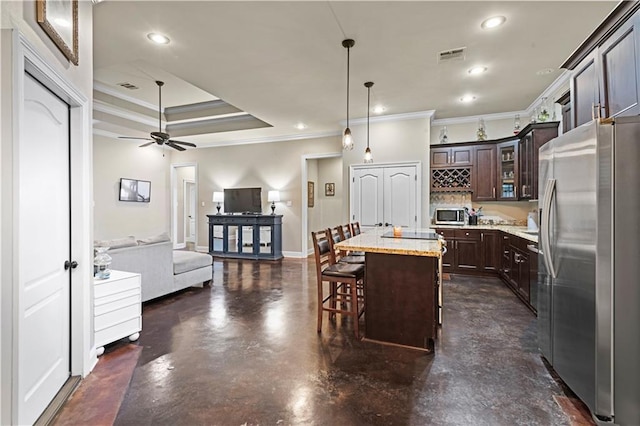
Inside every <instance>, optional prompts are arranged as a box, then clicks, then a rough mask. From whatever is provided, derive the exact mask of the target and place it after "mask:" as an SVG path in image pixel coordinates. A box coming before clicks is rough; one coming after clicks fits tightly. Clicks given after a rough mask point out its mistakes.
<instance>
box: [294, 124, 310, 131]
mask: <svg viewBox="0 0 640 426" xmlns="http://www.w3.org/2000/svg"><path fill="white" fill-rule="evenodd" d="M306 128H307V125H306V124H304V123H298V124H296V129H298V130H304V129H306Z"/></svg>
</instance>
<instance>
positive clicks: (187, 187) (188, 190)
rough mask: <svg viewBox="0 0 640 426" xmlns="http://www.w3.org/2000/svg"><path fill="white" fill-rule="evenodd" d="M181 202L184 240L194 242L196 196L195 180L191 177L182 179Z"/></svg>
mask: <svg viewBox="0 0 640 426" xmlns="http://www.w3.org/2000/svg"><path fill="white" fill-rule="evenodd" d="M182 194H183V195H182V199H183V200H182V203H183V205H184V213H183V220H182V222H183V225H184V226H183V228H184V231H183V232H184V240H185V242H187V243H193V244H195V242H196V212H197V206H196V203H197V202H198V197H197V196H196V182H195V181H194V180H191V179H185V180H184V188H183V191H182Z"/></svg>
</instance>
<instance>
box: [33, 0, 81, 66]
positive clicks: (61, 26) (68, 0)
mask: <svg viewBox="0 0 640 426" xmlns="http://www.w3.org/2000/svg"><path fill="white" fill-rule="evenodd" d="M36 19H37V21H38V24H40V26H41V27H42V29H43V30H44V31H45V32H46V33H47V35H48V36H49V37H50V38H51V40H53V42H54V43H55V45H56V46H57V47H58V49H60V51H61V52H62V53H63V54H64V56H66V57H67V59H68V60H69V61H71V63H72V64H73V65H78V0H36Z"/></svg>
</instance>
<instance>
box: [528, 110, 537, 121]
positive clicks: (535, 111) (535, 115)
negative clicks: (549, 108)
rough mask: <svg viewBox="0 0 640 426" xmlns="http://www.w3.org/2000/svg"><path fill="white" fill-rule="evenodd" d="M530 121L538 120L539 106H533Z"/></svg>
mask: <svg viewBox="0 0 640 426" xmlns="http://www.w3.org/2000/svg"><path fill="white" fill-rule="evenodd" d="M529 121H530V122H531V123H537V122H538V107H533V110H532V111H531V119H530V120H529Z"/></svg>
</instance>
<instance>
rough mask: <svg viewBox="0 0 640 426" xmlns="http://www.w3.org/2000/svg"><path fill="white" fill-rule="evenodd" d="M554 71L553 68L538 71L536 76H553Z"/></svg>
mask: <svg viewBox="0 0 640 426" xmlns="http://www.w3.org/2000/svg"><path fill="white" fill-rule="evenodd" d="M553 71H554V69H553V68H545V69H542V70H539V71H536V75H547V74H551V73H552V72H553Z"/></svg>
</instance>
